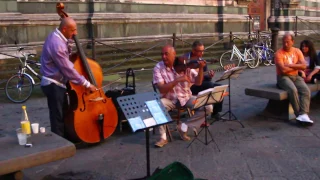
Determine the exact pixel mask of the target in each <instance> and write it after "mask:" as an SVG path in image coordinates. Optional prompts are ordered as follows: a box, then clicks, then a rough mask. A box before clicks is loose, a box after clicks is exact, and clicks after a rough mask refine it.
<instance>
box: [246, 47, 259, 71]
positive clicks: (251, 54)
mask: <svg viewBox="0 0 320 180" xmlns="http://www.w3.org/2000/svg"><path fill="white" fill-rule="evenodd" d="M245 53H247V59H246V60H245V61H244V62H245V64H247V66H248V67H249V68H251V69H254V68H256V67H258V66H259V64H260V57H259V55H258V52H255V51H254V50H253V49H248V51H247V52H245Z"/></svg>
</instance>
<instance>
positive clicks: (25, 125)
mask: <svg viewBox="0 0 320 180" xmlns="http://www.w3.org/2000/svg"><path fill="white" fill-rule="evenodd" d="M20 123H21V129H22V132H23V133H25V134H27V135H30V134H31V127H30V121H29V118H28V114H27V107H26V106H22V115H21V122H20Z"/></svg>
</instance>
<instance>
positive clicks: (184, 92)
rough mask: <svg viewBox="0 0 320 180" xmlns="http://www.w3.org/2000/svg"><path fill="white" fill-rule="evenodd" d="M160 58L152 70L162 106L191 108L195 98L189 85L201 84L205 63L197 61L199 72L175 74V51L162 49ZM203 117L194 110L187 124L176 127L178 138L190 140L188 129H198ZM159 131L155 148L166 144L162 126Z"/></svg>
mask: <svg viewBox="0 0 320 180" xmlns="http://www.w3.org/2000/svg"><path fill="white" fill-rule="evenodd" d="M161 57H162V61H161V62H159V63H157V64H156V66H155V67H154V69H153V83H154V84H155V85H156V87H157V88H158V89H159V91H160V94H161V101H162V103H163V105H164V106H165V107H166V109H167V110H168V111H169V110H172V109H174V108H176V107H189V108H192V107H193V106H194V101H195V99H196V97H194V96H192V93H191V91H190V86H191V84H197V85H200V84H201V82H202V79H203V67H204V66H205V61H199V67H200V70H199V72H196V71H195V70H194V69H189V68H186V69H184V70H178V71H179V73H177V72H176V70H175V69H174V66H173V65H174V61H175V59H176V51H175V49H174V48H173V47H172V46H169V45H167V46H165V47H163V49H162V53H161ZM206 109H207V112H211V111H212V109H211V106H208V107H206ZM204 116H205V113H204V111H203V110H196V111H195V114H194V115H193V116H192V117H191V118H189V119H188V121H187V122H184V123H180V124H179V125H178V126H177V129H178V132H179V134H180V137H181V138H182V139H183V140H185V141H188V140H190V137H189V136H188V135H187V129H188V127H192V128H197V127H200V125H201V124H202V123H203V122H204V120H205V119H204ZM159 131H160V135H161V137H160V140H159V141H158V142H156V144H155V146H157V147H163V146H164V145H166V144H167V143H168V140H167V136H166V131H165V128H164V126H160V127H159Z"/></svg>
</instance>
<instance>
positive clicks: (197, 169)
mask: <svg viewBox="0 0 320 180" xmlns="http://www.w3.org/2000/svg"><path fill="white" fill-rule="evenodd" d="M220 75H221V73H217V74H216V78H218V77H219V76H220ZM275 78H276V75H275V67H274V66H271V67H259V68H257V69H253V70H252V69H246V70H245V72H243V74H242V75H240V77H239V78H238V79H237V80H231V99H232V111H233V112H234V114H235V115H236V116H237V117H238V118H239V119H240V120H241V122H242V123H243V124H244V125H245V128H241V126H240V124H239V123H237V122H217V123H215V124H214V125H212V126H210V128H209V129H210V131H211V132H212V134H213V136H214V139H215V141H216V142H217V144H218V146H219V148H220V150H221V151H220V152H219V151H218V149H217V147H216V146H215V144H214V143H210V144H209V145H207V146H206V145H203V144H202V143H200V142H199V141H195V142H194V143H193V144H192V145H191V146H190V147H189V148H187V146H188V144H189V143H187V142H184V141H182V140H180V138H179V135H178V134H177V133H176V132H173V137H174V141H173V142H170V143H169V144H168V145H166V146H165V147H163V148H155V147H153V143H154V142H155V141H156V140H157V138H158V136H157V135H151V140H150V142H151V143H152V146H151V149H150V153H151V158H150V161H151V172H153V171H154V170H155V169H156V168H157V167H160V168H163V167H165V166H166V165H168V164H170V163H172V162H174V161H180V162H182V163H183V164H185V165H186V166H187V167H188V168H189V169H190V170H191V171H192V172H193V174H194V176H195V177H197V178H204V179H210V180H215V179H245V180H247V179H258V180H260V179H274V180H276V179H277V180H278V179H279V180H282V179H290V180H292V179H297V180H298V179H299V180H300V179H320V160H319V159H320V139H319V136H320V123H319V121H320V117H319V115H320V108H319V106H320V103H319V101H317V100H316V99H313V102H312V104H311V113H310V117H311V119H312V120H314V122H315V124H314V125H313V126H308V127H301V126H298V125H296V123H295V122H294V121H292V122H287V121H283V120H277V119H270V118H266V117H261V116H257V115H258V113H259V112H261V111H262V110H263V108H264V107H265V106H266V104H267V100H266V99H259V98H255V97H251V96H246V95H244V89H245V88H246V87H248V86H253V85H255V84H263V83H265V82H275ZM150 80H151V77H150ZM222 83H227V81H224V82H222ZM137 87H138V93H139V92H146V91H152V88H151V84H150V81H148V82H145V83H138V85H137ZM1 93H2V92H1ZM26 105H27V107H28V113H29V116H30V120H31V121H39V122H40V124H41V125H42V126H49V120H48V116H49V115H48V110H47V105H46V100H45V98H32V99H30V100H28V101H27V102H26ZM227 107H228V99H227V98H226V99H225V102H224V111H226V110H227ZM20 109H21V105H20V104H13V103H1V104H0V118H1V121H0V131H13V130H14V129H15V128H17V127H18V126H19V119H20ZM190 135H191V133H190ZM200 138H201V139H202V140H203V139H204V133H202V134H201V137H200ZM23 172H24V173H25V175H26V179H32V180H34V179H35V180H38V179H103V180H105V179H108V180H109V179H110V180H122V179H132V178H139V177H143V176H145V175H146V153H145V138H144V134H143V133H142V132H140V133H135V134H133V133H131V132H130V131H129V130H127V131H126V132H124V133H115V134H114V135H112V137H110V138H108V139H106V140H105V142H103V143H102V144H99V145H96V146H92V147H88V148H84V149H78V150H77V152H76V155H75V156H73V157H71V158H69V159H65V160H61V161H58V162H53V163H49V164H46V165H42V166H38V167H34V168H30V169H26V170H24V171H23Z"/></svg>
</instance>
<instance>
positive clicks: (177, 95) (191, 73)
mask: <svg viewBox="0 0 320 180" xmlns="http://www.w3.org/2000/svg"><path fill="white" fill-rule="evenodd" d="M185 73H186V75H187V76H188V77H189V79H190V81H191V83H192V84H193V83H195V78H196V76H197V75H198V73H197V71H196V70H194V69H187V70H186V72H185ZM183 75H184V73H182V74H178V73H177V72H176V71H175V70H174V69H173V68H171V69H170V68H168V67H166V65H165V64H164V63H163V61H161V62H159V63H158V64H157V65H156V66H155V67H154V69H153V83H154V84H157V83H161V82H163V83H165V84H167V83H169V82H172V81H174V80H175V79H176V78H178V77H180V76H183ZM192 84H188V83H185V82H180V83H179V84H177V85H176V86H175V87H174V88H173V89H172V90H171V91H169V92H168V93H166V94H161V97H163V98H167V99H169V100H171V101H172V102H173V103H176V102H177V101H178V100H179V102H180V104H181V106H184V105H185V104H186V103H187V101H188V100H189V99H190V97H191V96H192V93H191V91H190V86H191V85H192Z"/></svg>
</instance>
